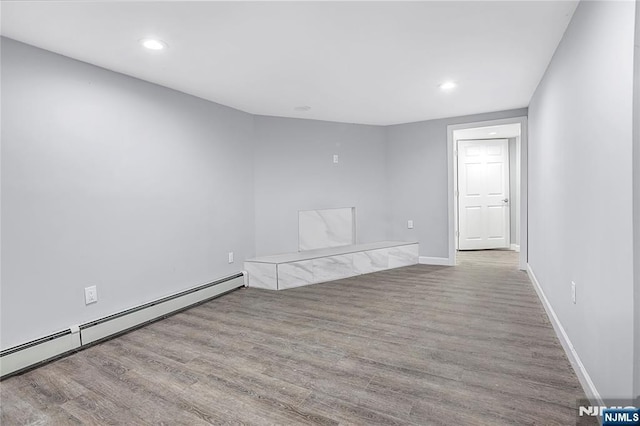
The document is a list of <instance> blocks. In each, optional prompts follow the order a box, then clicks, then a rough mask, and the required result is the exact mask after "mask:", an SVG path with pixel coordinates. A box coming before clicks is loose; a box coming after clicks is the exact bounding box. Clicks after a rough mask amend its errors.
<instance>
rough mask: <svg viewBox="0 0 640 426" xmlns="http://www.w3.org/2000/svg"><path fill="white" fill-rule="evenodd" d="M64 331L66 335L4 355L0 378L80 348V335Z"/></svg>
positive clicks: (0, 363)
mask: <svg viewBox="0 0 640 426" xmlns="http://www.w3.org/2000/svg"><path fill="white" fill-rule="evenodd" d="M65 331H66V334H64V332H59V333H57V334H60V336H59V337H54V336H51V337H50V338H43V339H41V340H42V341H41V342H40V343H38V344H35V345H32V346H31V345H30V346H27V347H25V348H24V349H21V348H16V349H17V350H16V351H15V352H10V353H6V354H4V355H3V356H2V357H0V377H4V376H6V375H8V374H10V373H13V372H15V371H20V370H23V369H25V368H27V367H29V366H32V365H37V364H40V363H43V362H46V361H48V360H51V359H54V358H56V357H57V356H59V355H61V354H64V353H68V352H71V351H73V350H76V349H78V348H79V347H80V333H77V332H76V333H72V332H70V331H69V330H65Z"/></svg>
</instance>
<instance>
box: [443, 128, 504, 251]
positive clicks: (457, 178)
mask: <svg viewBox="0 0 640 426" xmlns="http://www.w3.org/2000/svg"><path fill="white" fill-rule="evenodd" d="M454 134H455V131H454ZM486 141H504V142H506V143H505V145H506V146H507V161H506V163H507V164H506V170H507V182H508V185H507V188H506V191H505V197H506V198H507V199H508V204H507V207H508V208H509V212H508V214H507V215H506V218H505V221H506V223H505V226H506V232H505V245H506V247H500V248H499V249H505V248H510V247H511V246H513V244H511V208H512V207H513V203H512V201H511V193H510V188H511V176H510V175H511V173H510V164H509V163H510V161H511V148H510V147H509V139H508V138H493V139H458V140H454V149H455V152H457V155H456V156H455V162H456V164H455V171H454V172H455V179H454V180H455V182H454V194H456V195H454V196H455V199H456V200H455V201H456V211H455V220H454V226H455V231H456V233H455V237H456V253H457V252H458V251H460V176H459V172H460V167H459V164H460V142H471V143H480V144H481V143H482V142H486ZM470 250H473V249H470Z"/></svg>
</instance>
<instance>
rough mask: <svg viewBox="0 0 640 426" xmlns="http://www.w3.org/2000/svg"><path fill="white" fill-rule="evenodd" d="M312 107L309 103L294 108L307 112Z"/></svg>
mask: <svg viewBox="0 0 640 426" xmlns="http://www.w3.org/2000/svg"><path fill="white" fill-rule="evenodd" d="M310 109H311V107H310V106H309V105H301V106H297V107H295V108H294V110H296V111H300V112H306V111H309V110H310Z"/></svg>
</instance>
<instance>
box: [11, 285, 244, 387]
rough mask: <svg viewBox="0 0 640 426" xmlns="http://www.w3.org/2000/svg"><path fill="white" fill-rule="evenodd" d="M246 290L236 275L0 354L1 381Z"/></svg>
mask: <svg viewBox="0 0 640 426" xmlns="http://www.w3.org/2000/svg"><path fill="white" fill-rule="evenodd" d="M244 286H245V274H243V273H238V274H235V275H231V276H228V277H224V278H221V279H219V280H216V281H213V282H211V283H208V284H204V285H201V286H197V287H193V288H190V289H188V290H184V291H181V292H179V293H175V294H173V295H170V296H167V297H163V298H161V299H157V300H154V301H152V302H149V303H145V304H143V305H139V306H136V307H133V308H130V309H126V310H124V311H120V312H117V313H115V314H112V315H108V316H106V317H103V318H99V319H97V320H94V321H90V322H87V323H84V324H81V325H73V326H71V327H69V328H68V329H66V330H63V331H60V332H57V333H53V334H51V335H48V336H45V337H42V338H40V339H36V340H33V341H31V342H27V343H24V344H21V345H17V346H13V347H11V348H8V349H5V350H2V351H0V380H2V379H6V378H7V377H11V376H14V375H16V374H20V373H23V372H25V371H28V370H31V369H33V368H36V367H38V366H40V365H42V364H45V363H47V362H50V361H53V360H55V359H58V358H62V357H64V356H66V355H69V354H71V353H74V352H77V351H79V350H82V349H85V348H87V347H89V346H92V345H94V344H96V343H99V342H102V341H104V340H108V339H112V338H114V337H117V336H120V335H122V334H125V333H127V332H129V331H131V330H134V329H136V328H140V327H143V326H145V325H147V324H150V323H152V322H154V321H158V320H160V319H163V318H166V317H168V316H171V315H174V314H176V313H178V312H181V311H184V310H186V309H189V308H192V307H194V306H197V305H199V304H202V303H205V302H207V301H209V300H211V299H214V298H216V297H220V296H222V295H224V294H227V293H229V292H231V291H233V290H236V289H237V288H239V287H244Z"/></svg>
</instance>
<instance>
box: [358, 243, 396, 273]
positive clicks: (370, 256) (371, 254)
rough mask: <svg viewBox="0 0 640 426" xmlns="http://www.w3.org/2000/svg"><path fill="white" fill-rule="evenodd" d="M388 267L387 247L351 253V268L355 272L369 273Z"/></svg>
mask: <svg viewBox="0 0 640 426" xmlns="http://www.w3.org/2000/svg"><path fill="white" fill-rule="evenodd" d="M388 267H389V249H380V250H368V251H361V252H357V253H353V269H354V272H356V273H357V274H369V273H371V272H377V271H382V270H384V269H387V268H388Z"/></svg>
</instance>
